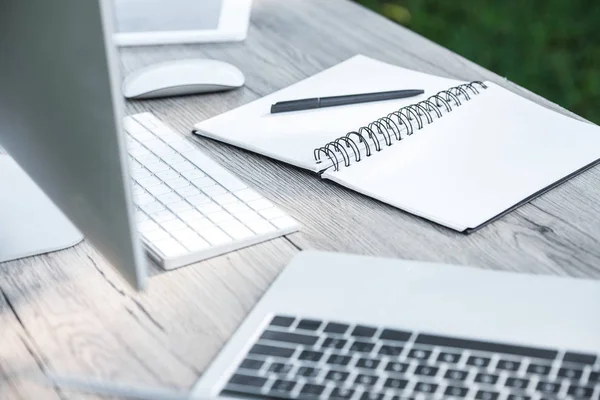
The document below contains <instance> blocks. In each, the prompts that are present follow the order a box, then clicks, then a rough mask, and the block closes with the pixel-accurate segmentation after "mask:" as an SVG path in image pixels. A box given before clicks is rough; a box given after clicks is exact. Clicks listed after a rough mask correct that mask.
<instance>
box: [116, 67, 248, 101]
mask: <svg viewBox="0 0 600 400" xmlns="http://www.w3.org/2000/svg"><path fill="white" fill-rule="evenodd" d="M243 85H244V74H242V72H241V71H240V70H239V69H238V68H236V67H234V66H233V65H231V64H228V63H226V62H223V61H218V60H209V59H197V60H179V61H168V62H163V63H158V64H154V65H150V66H148V67H145V68H142V69H139V70H138V71H135V72H133V73H132V74H131V75H129V76H128V77H127V78H126V79H125V81H124V82H123V95H124V96H125V97H126V98H129V99H152V98H158V97H168V96H181V95H189V94H196V93H209V92H220V91H224V90H231V89H236V88H239V87H241V86H243Z"/></svg>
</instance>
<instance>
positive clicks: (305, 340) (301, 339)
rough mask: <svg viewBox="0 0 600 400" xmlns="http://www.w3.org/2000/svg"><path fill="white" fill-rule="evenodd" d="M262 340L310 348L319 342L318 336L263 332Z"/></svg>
mask: <svg viewBox="0 0 600 400" xmlns="http://www.w3.org/2000/svg"><path fill="white" fill-rule="evenodd" d="M260 338H261V339H262V340H272V341H274V342H283V343H292V344H301V345H304V346H312V345H313V344H315V343H317V340H319V337H318V336H315V335H306V334H302V333H291V332H278V331H265V332H263V334H262V335H261V337H260Z"/></svg>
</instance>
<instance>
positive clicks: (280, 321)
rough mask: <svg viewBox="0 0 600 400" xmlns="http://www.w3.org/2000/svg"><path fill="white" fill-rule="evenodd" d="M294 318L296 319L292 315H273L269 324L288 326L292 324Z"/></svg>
mask: <svg viewBox="0 0 600 400" xmlns="http://www.w3.org/2000/svg"><path fill="white" fill-rule="evenodd" d="M295 320H296V319H295V318H294V317H284V316H280V315H276V316H274V317H273V319H272V320H271V323H270V324H269V325H271V326H281V327H283V328H287V327H289V326H292V324H293V323H294V321H295Z"/></svg>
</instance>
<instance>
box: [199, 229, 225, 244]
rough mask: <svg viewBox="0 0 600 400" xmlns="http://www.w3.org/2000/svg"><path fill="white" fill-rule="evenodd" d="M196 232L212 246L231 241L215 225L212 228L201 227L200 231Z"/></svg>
mask: <svg viewBox="0 0 600 400" xmlns="http://www.w3.org/2000/svg"><path fill="white" fill-rule="evenodd" d="M198 233H199V234H200V236H202V237H203V238H204V239H205V240H206V241H207V242H208V243H210V244H212V245H213V246H220V245H224V244H227V243H229V242H231V240H232V239H231V238H230V237H229V236H227V234H226V233H225V232H223V231H222V230H221V229H219V228H216V227H215V228H213V229H203V230H202V231H201V232H198Z"/></svg>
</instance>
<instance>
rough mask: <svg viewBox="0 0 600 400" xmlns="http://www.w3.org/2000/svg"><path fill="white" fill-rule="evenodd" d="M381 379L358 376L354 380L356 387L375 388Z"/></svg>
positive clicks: (363, 375)
mask: <svg viewBox="0 0 600 400" xmlns="http://www.w3.org/2000/svg"><path fill="white" fill-rule="evenodd" d="M378 380H379V377H378V376H376V375H369V374H358V375H356V378H354V384H355V385H364V386H375V384H376V383H377V381H378Z"/></svg>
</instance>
